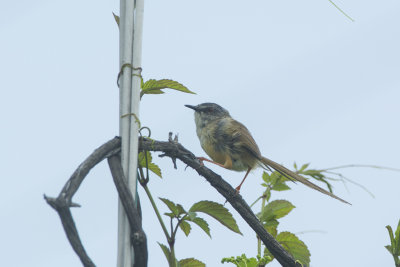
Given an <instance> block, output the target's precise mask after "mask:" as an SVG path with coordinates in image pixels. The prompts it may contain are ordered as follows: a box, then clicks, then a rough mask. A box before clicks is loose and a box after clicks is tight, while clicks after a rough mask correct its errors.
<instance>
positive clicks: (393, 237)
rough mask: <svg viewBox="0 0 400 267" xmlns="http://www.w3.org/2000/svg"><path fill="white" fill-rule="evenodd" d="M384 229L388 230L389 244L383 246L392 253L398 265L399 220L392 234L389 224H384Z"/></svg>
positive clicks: (399, 249) (399, 259)
mask: <svg viewBox="0 0 400 267" xmlns="http://www.w3.org/2000/svg"><path fill="white" fill-rule="evenodd" d="M386 229H387V230H388V232H389V237H390V245H387V246H385V248H386V249H387V250H388V251H389V253H390V254H392V256H393V259H394V263H395V265H396V267H400V220H399V223H398V224H397V229H396V232H395V233H394V234H393V230H392V227H391V226H390V225H386Z"/></svg>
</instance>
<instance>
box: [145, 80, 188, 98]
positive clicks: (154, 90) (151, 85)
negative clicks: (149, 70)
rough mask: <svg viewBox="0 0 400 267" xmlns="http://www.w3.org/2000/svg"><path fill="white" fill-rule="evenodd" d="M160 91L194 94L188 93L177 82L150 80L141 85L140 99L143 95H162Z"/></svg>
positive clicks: (185, 88)
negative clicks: (169, 90)
mask: <svg viewBox="0 0 400 267" xmlns="http://www.w3.org/2000/svg"><path fill="white" fill-rule="evenodd" d="M161 89H173V90H177V91H181V92H184V93H189V94H195V93H194V92H192V91H190V90H189V89H188V88H187V87H186V86H184V85H183V84H181V83H179V82H177V81H173V80H169V79H162V80H154V79H150V80H148V81H146V82H145V83H144V84H143V86H142V91H141V92H140V97H142V96H143V95H144V94H162V93H164V92H163V91H161Z"/></svg>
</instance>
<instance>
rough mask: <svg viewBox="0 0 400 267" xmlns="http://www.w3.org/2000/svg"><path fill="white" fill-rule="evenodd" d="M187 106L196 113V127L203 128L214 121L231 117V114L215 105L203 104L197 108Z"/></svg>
mask: <svg viewBox="0 0 400 267" xmlns="http://www.w3.org/2000/svg"><path fill="white" fill-rule="evenodd" d="M185 106H186V107H188V108H191V109H193V110H194V111H195V113H194V119H195V121H196V125H197V126H199V127H201V128H202V127H204V126H205V125H207V124H208V123H210V122H212V121H214V120H217V119H220V118H223V117H230V115H229V112H228V111H227V110H226V109H224V108H223V107H221V106H220V105H218V104H215V103H202V104H199V105H197V106H192V105H185Z"/></svg>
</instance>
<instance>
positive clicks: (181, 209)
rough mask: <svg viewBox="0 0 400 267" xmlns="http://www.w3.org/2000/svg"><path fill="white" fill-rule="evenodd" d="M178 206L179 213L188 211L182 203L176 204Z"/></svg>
mask: <svg viewBox="0 0 400 267" xmlns="http://www.w3.org/2000/svg"><path fill="white" fill-rule="evenodd" d="M176 207H177V208H178V215H181V214H185V213H187V212H186V211H185V209H184V208H183V207H182V205H181V204H176Z"/></svg>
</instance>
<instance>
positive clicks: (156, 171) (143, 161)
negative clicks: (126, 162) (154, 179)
mask: <svg viewBox="0 0 400 267" xmlns="http://www.w3.org/2000/svg"><path fill="white" fill-rule="evenodd" d="M146 157H147V165H146ZM152 161H153V157H152V156H151V153H150V152H149V151H146V155H145V154H144V152H139V155H138V162H139V166H141V167H143V168H146V166H147V167H148V168H149V170H150V171H152V172H153V173H154V174H156V175H157V176H159V177H160V178H162V175H161V169H160V167H158V166H157V165H156V164H154V163H153V162H152Z"/></svg>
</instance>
